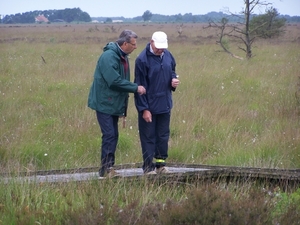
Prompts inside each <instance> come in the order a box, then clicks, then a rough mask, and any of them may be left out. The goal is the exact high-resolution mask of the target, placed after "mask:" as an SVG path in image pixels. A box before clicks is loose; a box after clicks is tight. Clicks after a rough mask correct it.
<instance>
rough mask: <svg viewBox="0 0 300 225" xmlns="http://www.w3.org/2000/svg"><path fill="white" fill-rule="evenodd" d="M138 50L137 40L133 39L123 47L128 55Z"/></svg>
mask: <svg viewBox="0 0 300 225" xmlns="http://www.w3.org/2000/svg"><path fill="white" fill-rule="evenodd" d="M136 48H137V43H136V38H131V39H130V42H124V44H123V45H122V50H123V51H124V52H125V53H126V54H130V53H131V52H133V51H134V50H135V49H136Z"/></svg>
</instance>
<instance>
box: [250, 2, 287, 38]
mask: <svg viewBox="0 0 300 225" xmlns="http://www.w3.org/2000/svg"><path fill="white" fill-rule="evenodd" d="M278 16H279V13H278V11H277V9H275V8H272V7H271V8H270V9H268V10H267V11H266V13H265V14H262V15H258V16H255V17H253V18H252V20H251V21H250V32H251V34H252V35H254V36H258V37H262V38H274V37H278V36H280V35H281V34H283V33H284V30H283V27H284V25H285V22H286V19H285V18H278Z"/></svg>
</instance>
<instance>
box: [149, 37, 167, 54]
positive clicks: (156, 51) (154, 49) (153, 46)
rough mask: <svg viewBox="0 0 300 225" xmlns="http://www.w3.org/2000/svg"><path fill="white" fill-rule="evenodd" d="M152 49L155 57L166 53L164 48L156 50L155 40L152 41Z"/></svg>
mask: <svg viewBox="0 0 300 225" xmlns="http://www.w3.org/2000/svg"><path fill="white" fill-rule="evenodd" d="M151 47H152V49H153V53H154V54H155V55H161V54H162V53H163V52H164V51H165V49H164V48H156V47H155V45H154V41H153V40H151Z"/></svg>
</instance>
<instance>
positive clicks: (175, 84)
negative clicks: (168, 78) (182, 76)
mask: <svg viewBox="0 0 300 225" xmlns="http://www.w3.org/2000/svg"><path fill="white" fill-rule="evenodd" d="M171 85H172V87H173V88H177V86H178V85H179V80H178V79H177V78H173V79H172V83H171Z"/></svg>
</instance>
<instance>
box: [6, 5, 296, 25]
mask: <svg viewBox="0 0 300 225" xmlns="http://www.w3.org/2000/svg"><path fill="white" fill-rule="evenodd" d="M39 15H44V16H45V17H46V18H47V19H48V20H49V21H50V22H53V21H55V20H63V21H66V22H68V23H70V22H74V21H75V22H77V21H78V22H91V20H92V19H95V20H98V21H99V22H100V21H102V22H109V21H112V20H123V21H124V22H132V23H134V22H141V21H151V22H157V23H207V22H208V21H211V20H214V21H221V20H222V19H223V18H226V19H227V20H228V22H229V23H236V22H240V18H239V17H236V16H233V15H228V14H225V13H223V12H209V13H207V14H204V15H193V14H192V13H186V14H183V15H182V14H180V13H179V14H176V15H160V14H152V13H151V12H150V11H149V10H147V11H145V12H144V13H143V15H141V16H137V17H133V18H125V17H110V18H107V17H93V18H91V17H90V15H89V14H88V13H86V12H83V11H81V10H80V8H73V9H63V10H44V11H41V10H36V11H31V12H25V13H18V14H15V15H6V16H5V17H4V18H3V19H2V21H1V23H5V24H14V23H35V17H37V16H39ZM252 16H253V17H254V16H257V15H255V14H253V15H252ZM278 18H284V19H285V20H286V22H287V23H299V22H300V16H289V15H278Z"/></svg>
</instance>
